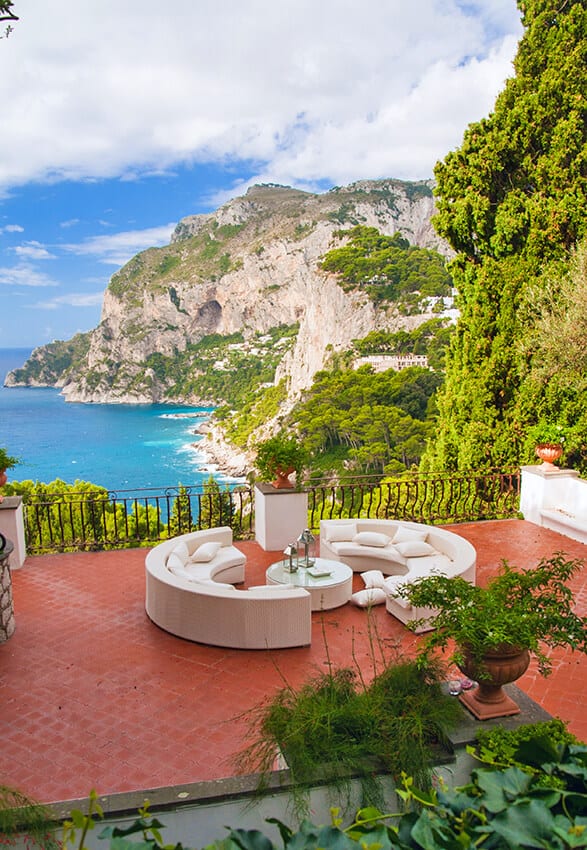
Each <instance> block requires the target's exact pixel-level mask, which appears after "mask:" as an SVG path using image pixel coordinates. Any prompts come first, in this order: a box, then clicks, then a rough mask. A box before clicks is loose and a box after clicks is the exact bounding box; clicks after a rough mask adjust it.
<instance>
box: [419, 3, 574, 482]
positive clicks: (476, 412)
mask: <svg viewBox="0 0 587 850" xmlns="http://www.w3.org/2000/svg"><path fill="white" fill-rule="evenodd" d="M518 5H519V7H520V9H521V12H522V21H523V24H524V27H525V32H524V35H523V37H522V39H521V41H520V44H519V47H518V53H517V56H516V59H515V62H514V68H515V76H513V77H512V78H511V79H509V80H508V81H507V83H506V85H505V88H504V90H503V92H502V93H501V94H500V95H499V96H498V98H497V100H496V103H495V108H494V112H493V113H492V114H491V115H490V116H489V117H488V118H486V119H484V120H482V121H480V122H478V123H475V124H473V125H471V126H470V127H469V128H468V129H467V131H466V133H465V136H464V139H463V143H462V145H461V147H460V148H459V149H458V150H456V151H453V152H451V153H450V154H448V156H447V157H446V158H445V160H444V161H443V162H441V163H439V164H438V165H437V167H436V169H435V176H436V180H437V189H436V193H437V203H438V210H439V212H438V215H437V217H436V220H435V225H436V229H437V231H438V233H439V234H440V235H441V236H443V237H445V238H446V239H447V240H448V241H449V243H450V244H451V246H452V247H453V248H454V250H455V251H456V257H455V259H454V261H453V262H452V264H451V268H450V270H451V272H452V274H453V278H454V281H455V284H456V286H457V288H458V291H459V306H460V310H461V318H460V320H459V323H458V327H457V330H456V333H455V335H454V337H453V343H452V346H451V349H450V353H449V356H448V359H447V374H446V382H445V385H444V388H443V390H442V392H441V394H440V398H439V402H438V407H439V414H440V416H439V427H438V434H437V439H436V440H435V443H434V446H432V447H431V448H430V449H429V451H428V453H427V456H426V458H425V461H424V464H425V466H427V467H429V468H435V469H468V468H479V467H488V466H504V465H507V464H511V463H517V462H519V460H520V457H521V453H522V450H523V449H522V447H523V445H524V436H525V431H526V429H527V427H528V425H529V424H531V422H532V419H533V418H534V412H533V411H532V410H530V409H525V410H524V411H523V415H522V413H521V410H520V406H519V405H518V404H517V397H518V393H519V389H520V385H521V383H522V382H523V380H524V375H525V373H526V372H527V364H526V363H525V362H524V357H523V355H522V354H521V353H520V349H519V346H518V345H517V343H518V341H519V339H520V338H521V337H523V336H524V335H525V334H526V332H527V326H526V324H525V323H526V322H527V321H528V311H523V310H520V305H521V304H522V303H523V302H524V299H525V298H526V293H527V291H528V287H530V286H536V285H537V284H538V285H540V281H541V280H542V279H543V278H544V276H545V275H547V274H548V275H552V274H553V273H555V272H556V270H557V269H558V271H559V272H560V271H561V269H562V268H564V266H565V264H566V263H567V262H568V256H569V252H570V251H571V249H572V248H573V246H574V245H575V243H576V242H577V241H578V240H579V239H580V238H581V237H582V236H583V235H584V234H585V233H586V232H587V155H586V137H587V117H586V93H587V15H586V11H585V2H584V0H519V2H518ZM524 417H525V418H524Z"/></svg>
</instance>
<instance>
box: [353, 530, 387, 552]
mask: <svg viewBox="0 0 587 850" xmlns="http://www.w3.org/2000/svg"><path fill="white" fill-rule="evenodd" d="M390 542H391V537H388V536H387V534H381V533H380V532H379V531H359V533H358V534H355V536H354V537H353V543H358V544H359V545H360V546H377V547H379V548H380V549H382V548H383V547H384V546H387V544H388V543H390Z"/></svg>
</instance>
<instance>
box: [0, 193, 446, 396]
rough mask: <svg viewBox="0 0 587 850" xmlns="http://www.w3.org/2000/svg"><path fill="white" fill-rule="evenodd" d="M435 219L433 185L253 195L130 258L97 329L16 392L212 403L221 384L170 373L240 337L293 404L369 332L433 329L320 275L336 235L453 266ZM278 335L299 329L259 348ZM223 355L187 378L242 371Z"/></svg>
mask: <svg viewBox="0 0 587 850" xmlns="http://www.w3.org/2000/svg"><path fill="white" fill-rule="evenodd" d="M433 212H434V201H433V197H432V191H431V187H430V184H429V183H427V182H420V183H404V182H401V181H395V180H381V181H362V182H359V183H355V184H353V185H351V186H348V187H346V188H337V189H333V190H331V191H330V192H327V193H325V194H321V195H317V194H311V193H306V192H301V191H298V190H294V189H290V188H287V187H279V186H274V185H269V186H255V187H253V188H251V189H249V191H248V192H247V193H246V195H245V196H244V197H240V198H236V199H234V200H231V201H229V202H228V203H227V204H225V205H224V206H222V207H220V209H218V210H217V211H216V212H214V213H211V214H209V215H195V216H188V217H187V218H185V219H183V220H182V221H180V223H179V224H178V225H177V228H176V230H175V233H174V235H173V238H172V242H171V244H170V245H169V246H166V247H164V248H157V249H149V250H147V251H144V252H142V253H141V254H138V255H137V256H136V257H134V258H133V259H132V260H131V261H130V262H129V263H127V264H126V266H124V267H123V268H122V269H121V270H120V271H119V272H118V273H117V274H115V275H114V276H113V278H112V279H111V281H110V284H109V286H108V289H107V291H106V293H105V295H104V302H103V308H102V316H101V321H100V324H99V325H98V327H97V328H96V329H95V330H93V331H91V332H90V333H88V334H85V335H81V336H80V338H79V340H78V344H77V345H72V344H71V343H54V344H52V345H49V346H45V347H43V348H40V349H37V350H36V351H35V352H34V354H33V357H32V358H31V360H30V361H29V364H27V366H25V367H24V368H23V369H22V370H17V371H16V372H14V373H11V375H9V376H8V378H7V384H8V385H11V386H16V385H31V384H33V383H34V384H36V385H42V384H45V385H54V386H61V387H62V392H63V393H64V395H65V396H66V398H67V399H68V400H69V401H81V402H160V401H163V402H165V401H173V402H179V401H183V402H187V403H194V402H199V401H200V402H210V403H216V402H218V401H220V400H222V390H221V383H220V384H218V383H217V384H215V386H216V387H218V386H220V389H218V388H216V389H214V390H210V395H208V396H207V397H206V396H204V395H203V393H202V391H201V390H199V391H197V390H196V391H195V390H194V389H193V386H195V384H193V383H190V380H187V379H186V376H187V374H188V373H187V372H185V371H184V372H183V373H181V375H179V374H178V375H177V376H176V377H175V378H174V379H171V378H170V372H171V371H172V370H170V368H169V363H170V362H173V361H174V360H178V358H181V357H182V356H183V357H184V363H185V362H187V361H186V359H185V358H186V355H187V354H189V353H191V352H192V350H195V349H194V347H195V346H196V347H197V345H198V344H199V343H200V342H201V341H202V340H203V339H204V338H208V337H210V335H218V336H219V337H226V336H230V335H235V334H236V335H239V336H238V340H240V342H239V341H237V343H236V347H237V348H238V346H239V345H240V346H241V348H243V347H245V348H246V346H247V344H248V345H249V350H252V351H253V352H254V353H255V355H256V356H261V355H262V354H263V351H262V350H261V349H262V347H263V344H264V345H265V350H264V354H266V355H267V356H269V354H270V355H271V357H272V358H273V360H271V362H272V363H273V364H274V365H275V369H274V370H273V371H274V380H275V382H277V381H279V380H280V379H281V378H285V380H286V382H287V388H288V396H289V397H290V398H291V397H293V396H295V395H296V394H298V393H300V392H301V391H302V390H303V389H304V388H305V387H307V386H309V384H310V383H311V381H312V377H313V375H314V374H315V372H316V371H317V370H318V369H320V368H322V366H323V365H324V362H325V358H326V356H327V353H328V352H329V351H338V350H341V349H345V348H348V347H349V345H350V343H351V341H352V340H353V339H355V338H359V337H362V336H365V335H366V334H367V333H369V331H371V330H374V329H378V328H388V329H397V328H400V327H413V326H414V325H415V324H418V323H419V322H421V321H423V319H424V318H427V317H426V316H424V315H411V316H406V315H402V314H401V313H400V312H399V311H398V309H397V306H396V305H390V306H387V307H386V308H381V307H379V308H377V307H375V306H374V304H373V303H372V302H371V301H370V300H369V298H368V297H367V295H366V294H365V293H364V292H361V291H355V292H344V291H343V289H342V288H341V287H340V286H339V284H338V283H337V279H336V277H335V276H334V275H332V274H328V273H326V272H323V271H321V269H320V267H319V262H320V259H321V258H322V257H323V255H324V254H325V253H326V252H327V251H328V250H329V249H330V248H331V247H332V246H333V238H334V234H335V232H336V231H339V230H341V229H349V228H351V227H352V226H353V225H355V224H364V225H368V226H375V227H377V228H378V229H379V230H380V231H382V232H383V233H385V234H388V235H391V234H393V233H395V232H397V231H399V232H401V233H402V235H404V236H405V237H406V238H407V239H408V240H409V241H410V242H411V243H412V244H414V245H418V246H420V247H428V248H434V249H436V250H438V251H439V252H441V253H444V254H445V255H448V253H449V252H448V248H447V246H446V245H445V244H444V243H442V242H441V240H440V239H439V238H438V237H437V236H436V234H435V232H434V230H433V228H432V226H431V223H430V219H431V215H432V214H433ZM281 326H285V327H288V328H291V327H294V326H299V330H298V333H297V336H293V337H291V336H290V337H288V339H289V342H288V344H284V345H283V346H282V347H281V348H280V347H279V345H278V344H276V341H275V335H273V337H271V340H269V341H268V339H269V338H267V339H266V340H265V342H264V343H263V341H262V340H263V336H262V335H263V334H268V333H269V332H270V331H272V329H275V328H279V327H281ZM212 338H213V339H214V338H215V337H212ZM258 340H261V342H258ZM55 346H61V348H59V349H58V350H57V349H56V348H55ZM259 346H261V348H259ZM229 347H230V346H229ZM231 347H232V348H234V346H231ZM267 348H271V349H272V350H271V351H270V352H268V351H267V350H266V349H267ZM68 355H69V356H68ZM215 356H216V357H217V359H216V360H213V361H211V362H210V365H209V366H208V367H203V366H202V365H201V363H200V365H199V366H198V365H197V364H198V362H199V361H197V360H192V361H189V362H190V363H191V366H190V367H189V368H190V369H191V370H192V371H191V374H190V379H191V378H192V377H193V375H196V374H200V373H202V372H205V371H206V368H212V369H214V370H216V373H218V372H219V371H221V370H222V369H225V370H226V369H230V368H234V366H231V363H234V361H233V360H231V359H230V358H229V357H227V356H225V355H224V354H223V355H215ZM178 362H179V360H178Z"/></svg>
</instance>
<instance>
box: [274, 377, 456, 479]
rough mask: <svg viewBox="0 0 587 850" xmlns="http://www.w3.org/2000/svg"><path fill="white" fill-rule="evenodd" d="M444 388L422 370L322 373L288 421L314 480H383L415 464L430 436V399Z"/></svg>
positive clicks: (438, 379)
mask: <svg viewBox="0 0 587 850" xmlns="http://www.w3.org/2000/svg"><path fill="white" fill-rule="evenodd" d="M440 382H441V377H440V376H439V375H437V374H435V373H433V372H431V371H429V370H428V369H422V368H419V367H411V368H409V369H404V370H403V371H401V372H395V371H394V370H393V369H389V370H387V371H386V372H381V373H374V372H373V370H372V368H371V367H370V366H361V367H360V368H359V369H357V370H348V371H341V370H334V371H331V372H328V371H323V372H319V373H318V374H317V375H316V376H315V379H314V384H313V386H312V387H311V389H310V390H309V391H308V393H307V394H306V398H305V400H304V401H302V402H301V403H300V404H298V405H297V406H296V408H295V409H294V411H293V413H292V414H291V417H290V419H291V421H292V422H293V423H294V424H295V426H296V429H297V431H298V433H299V435H300V437H301V439H302V442H303V444H304V447H305V448H306V449H307V450H308V451H309V453H310V455H311V457H312V458H313V462H312V470H313V472H314V474H323V473H326V472H330V471H333V470H337V471H339V472H341V471H342V470H343V469H345V470H347V471H348V470H352V471H353V472H355V473H359V474H368V473H370V474H384V473H391V472H396V471H400V470H403V469H406V468H409V467H410V466H412V465H414V464H417V463H418V462H419V460H420V457H421V455H422V452H423V450H424V447H425V445H426V441H427V439H428V438H429V437H430V436H431V435H432V430H433V427H434V422H433V420H432V418H431V415H430V414H431V412H432V410H431V408H432V409H433V405H432V404H431V399H432V397H433V395H434V392H435V390H436V389H437V387H438V386H439V384H440Z"/></svg>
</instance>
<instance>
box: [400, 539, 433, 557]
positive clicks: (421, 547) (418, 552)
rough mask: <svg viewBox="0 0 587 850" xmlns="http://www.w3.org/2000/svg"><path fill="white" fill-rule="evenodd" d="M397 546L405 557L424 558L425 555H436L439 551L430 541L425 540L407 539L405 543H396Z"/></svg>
mask: <svg viewBox="0 0 587 850" xmlns="http://www.w3.org/2000/svg"><path fill="white" fill-rule="evenodd" d="M395 548H396V549H397V550H398V552H399V553H400V555H403V556H404V558H422V557H424V555H436V554H437V551H436V549H435V548H434V546H431V545H430V543H426V541H425V540H406V541H405V542H403V543H396V544H395Z"/></svg>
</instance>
